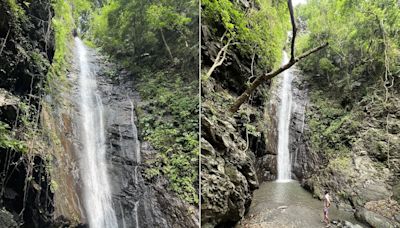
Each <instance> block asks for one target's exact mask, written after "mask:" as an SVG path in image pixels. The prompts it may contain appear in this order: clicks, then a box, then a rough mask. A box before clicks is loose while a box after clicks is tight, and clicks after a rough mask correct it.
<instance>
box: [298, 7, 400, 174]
mask: <svg viewBox="0 0 400 228" xmlns="http://www.w3.org/2000/svg"><path fill="white" fill-rule="evenodd" d="M398 7H399V6H398V2H397V1H393V0H379V1H373V2H371V1H348V0H336V1H327V0H323V1H315V0H310V1H309V2H308V4H307V5H304V6H301V7H300V8H299V9H298V12H299V14H300V21H302V22H305V26H306V32H304V34H303V36H302V37H301V39H300V40H299V49H307V48H309V47H312V46H315V45H316V44H318V43H320V42H323V41H329V43H330V45H329V47H328V48H326V49H325V50H322V51H321V52H319V53H317V54H315V55H313V56H310V57H309V58H307V59H306V60H305V61H304V62H303V63H302V64H301V65H300V66H301V68H302V69H303V70H304V71H305V72H306V73H307V74H308V78H307V80H308V81H309V83H310V84H311V86H312V89H311V99H312V102H313V103H314V104H315V105H314V107H313V108H312V109H311V110H310V112H309V115H310V127H311V130H312V143H313V147H314V148H315V150H317V151H320V153H323V154H326V155H327V156H328V157H331V158H335V157H338V156H339V157H342V158H346V157H348V156H350V155H351V153H350V151H351V150H352V148H353V147H354V146H355V144H356V143H357V141H359V140H360V138H362V139H363V140H369V143H370V144H371V146H372V148H370V149H371V151H369V153H376V154H375V157H376V159H378V160H380V161H381V162H384V163H385V164H386V165H387V167H396V166H395V163H392V162H391V161H390V156H391V155H393V154H394V153H395V145H394V143H395V134H397V133H398V127H396V124H398V123H397V122H396V106H397V107H398V101H399V100H398V96H399V93H398V91H399V89H400V83H399V72H400V65H399V56H400V49H399V48H400V46H399V45H400V39H399V26H400V10H399V8H398ZM321 22H324V23H321ZM396 103H397V104H396ZM374 151H375V152H374ZM376 151H377V152H376Z"/></svg>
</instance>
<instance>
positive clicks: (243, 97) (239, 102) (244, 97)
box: [229, 0, 328, 113]
mask: <svg viewBox="0 0 400 228" xmlns="http://www.w3.org/2000/svg"><path fill="white" fill-rule="evenodd" d="M288 8H289V13H290V22H291V24H292V33H293V34H292V41H291V47H290V49H291V51H290V54H291V56H290V60H289V62H288V63H286V64H285V65H283V66H281V67H279V68H278V69H276V70H274V71H272V72H269V73H264V74H263V75H261V76H258V77H257V78H256V79H255V80H254V81H253V83H252V84H251V85H250V87H249V88H247V89H246V91H244V92H243V93H242V94H241V95H240V96H239V97H238V99H237V100H236V101H235V102H234V104H233V105H232V107H231V108H230V109H229V111H230V112H232V113H234V112H236V111H237V110H238V109H239V108H240V106H241V105H242V104H243V103H244V102H245V101H247V100H248V99H249V97H250V95H251V94H252V93H253V92H254V90H256V88H257V87H258V86H259V85H261V83H263V82H264V81H266V80H269V79H271V78H273V77H275V76H277V75H278V74H280V73H282V72H283V71H285V70H287V69H289V68H290V67H292V66H293V65H294V64H296V63H297V62H298V61H300V60H302V59H304V58H305V57H307V56H309V55H311V54H312V53H314V52H317V51H319V50H321V49H323V48H325V47H326V46H328V43H325V44H323V45H321V46H318V47H316V48H313V49H311V50H309V51H307V52H305V53H303V54H302V55H300V56H298V57H295V55H294V54H295V53H294V49H295V40H296V35H297V27H296V21H295V18H294V13H293V5H292V1H291V0H288Z"/></svg>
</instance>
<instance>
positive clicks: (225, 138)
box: [201, 1, 267, 227]
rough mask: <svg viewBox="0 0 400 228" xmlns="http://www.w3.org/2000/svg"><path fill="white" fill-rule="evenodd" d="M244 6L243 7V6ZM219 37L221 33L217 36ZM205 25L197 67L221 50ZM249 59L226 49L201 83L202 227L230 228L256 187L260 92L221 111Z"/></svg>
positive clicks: (261, 135) (240, 84)
mask: <svg viewBox="0 0 400 228" xmlns="http://www.w3.org/2000/svg"><path fill="white" fill-rule="evenodd" d="M244 3H246V5H247V7H249V2H247V1H243V4H244ZM220 35H222V34H220ZM221 47H222V46H221V43H219V39H218V38H217V37H215V36H214V35H213V34H212V33H211V30H210V27H208V26H207V25H204V24H203V25H202V62H203V67H209V66H211V65H212V61H213V60H214V58H215V56H216V55H217V53H218V51H219V49H220V48H221ZM250 64H251V59H249V58H247V57H243V56H240V54H239V51H238V50H234V49H232V50H230V51H229V52H228V53H227V58H226V60H225V61H224V64H223V65H221V66H220V67H218V68H217V69H216V70H215V72H214V73H213V76H212V77H211V78H209V79H208V80H206V81H203V82H202V95H201V96H202V116H201V120H202V121H201V129H202V133H201V134H202V135H201V136H202V139H201V170H202V174H201V185H202V188H201V189H202V196H201V205H202V206H201V207H202V208H201V212H202V216H201V218H202V226H203V227H230V226H233V225H234V224H235V223H236V222H237V221H239V220H240V219H241V218H242V217H243V216H244V214H245V213H246V211H247V209H248V207H249V206H250V203H251V198H252V193H253V191H254V190H255V189H257V188H258V184H259V177H260V176H262V175H264V174H263V173H264V170H263V169H258V167H261V166H262V165H263V164H262V162H261V164H259V159H261V158H263V157H264V155H265V151H266V140H267V137H266V132H265V131H264V130H263V129H265V122H264V120H263V119H264V118H263V111H264V97H265V96H266V94H265V91H266V90H265V87H263V88H261V89H260V90H258V91H257V94H256V95H254V96H253V97H252V101H251V105H244V108H242V109H241V110H240V111H239V113H236V114H235V115H232V114H231V113H229V112H228V111H227V110H228V108H229V106H228V105H229V104H231V103H232V102H233V101H234V99H235V97H236V95H235V93H240V92H242V91H243V90H244V88H245V87H244V86H245V82H246V81H247V80H248V79H249V77H250V76H251V72H250V69H249V67H248V66H250Z"/></svg>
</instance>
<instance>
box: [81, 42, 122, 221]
mask: <svg viewBox="0 0 400 228" xmlns="http://www.w3.org/2000/svg"><path fill="white" fill-rule="evenodd" d="M75 45H76V53H77V55H78V56H79V67H80V72H79V99H80V100H79V104H80V115H81V131H82V132H81V137H82V145H83V150H82V152H81V156H82V157H81V158H80V165H81V174H82V181H83V196H84V205H85V209H86V215H87V218H88V223H89V226H90V227H92V228H117V227H118V223H117V218H116V215H115V211H114V209H113V207H112V200H111V190H110V185H109V181H108V175H107V163H106V147H105V141H106V140H105V130H104V121H103V105H102V101H101V97H100V95H99V94H98V93H97V86H96V78H95V75H93V72H92V70H91V68H90V65H89V61H88V57H87V50H86V47H85V46H84V45H83V42H82V41H81V40H80V39H79V38H77V37H76V38H75Z"/></svg>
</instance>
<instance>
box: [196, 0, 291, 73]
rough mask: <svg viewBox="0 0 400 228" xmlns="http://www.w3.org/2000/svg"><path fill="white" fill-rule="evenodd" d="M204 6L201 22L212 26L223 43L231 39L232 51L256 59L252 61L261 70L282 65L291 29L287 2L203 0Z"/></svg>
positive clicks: (267, 0)
mask: <svg viewBox="0 0 400 228" xmlns="http://www.w3.org/2000/svg"><path fill="white" fill-rule="evenodd" d="M202 8H203V10H202V20H203V21H202V23H203V24H206V25H209V26H210V27H211V32H212V33H213V35H215V36H216V37H218V38H220V41H221V42H222V46H223V45H225V44H227V43H228V42H229V46H230V47H229V48H230V49H231V50H232V49H233V50H235V49H238V50H239V53H240V55H241V56H242V57H243V58H249V59H254V61H255V64H254V63H252V64H253V65H256V66H257V69H258V70H271V69H272V68H273V67H274V66H277V65H279V63H280V60H281V56H282V49H283V46H284V40H285V39H286V35H287V33H286V31H287V30H288V28H289V27H288V26H289V14H288V10H287V2H286V1H271V0H257V1H249V2H247V4H241V3H236V2H235V1H230V0H222V1H216V0H204V1H202ZM285 16H287V18H285V19H283V18H284V17H285ZM286 19H287V20H286ZM229 48H228V49H229ZM248 67H249V68H250V67H251V66H248Z"/></svg>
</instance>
